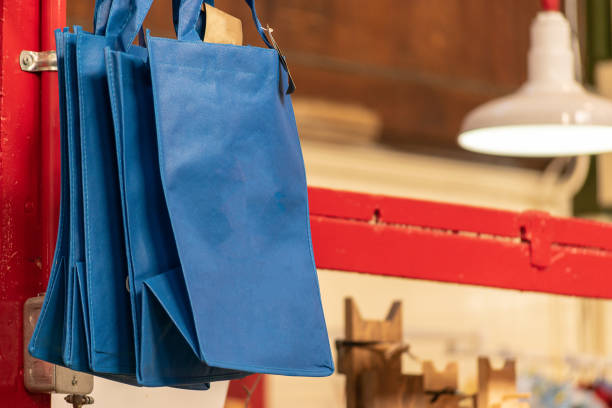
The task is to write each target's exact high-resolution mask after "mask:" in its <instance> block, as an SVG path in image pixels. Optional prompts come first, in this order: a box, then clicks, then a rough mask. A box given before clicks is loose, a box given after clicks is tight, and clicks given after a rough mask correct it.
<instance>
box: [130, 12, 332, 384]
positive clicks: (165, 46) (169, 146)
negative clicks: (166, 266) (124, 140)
mask: <svg viewBox="0 0 612 408" xmlns="http://www.w3.org/2000/svg"><path fill="white" fill-rule="evenodd" d="M201 4H202V1H201V0H184V1H183V2H181V5H180V15H179V24H178V35H179V40H178V41H177V40H169V39H163V38H155V37H150V36H149V37H148V51H149V63H150V67H151V78H152V88H153V98H154V109H155V123H156V132H157V143H158V156H159V166H160V172H161V179H162V186H163V192H164V196H165V199H166V203H167V207H168V212H169V216H170V221H171V226H172V231H173V233H174V237H175V242H176V245H177V250H178V255H179V259H180V264H181V268H180V269H178V271H180V272H181V275H182V276H180V278H182V280H183V281H184V284H185V288H186V291H187V296H186V297H185V299H184V302H183V305H181V307H180V308H177V309H176V310H175V311H174V312H175V313H177V314H179V315H180V314H182V313H191V315H192V316H193V328H190V327H188V326H186V327H184V328H183V330H181V334H183V336H185V337H186V341H187V342H188V343H189V344H194V349H195V350H197V351H199V358H200V359H201V360H202V361H204V362H206V363H207V364H208V365H211V366H215V367H220V368H229V369H235V370H244V371H250V372H262V373H271V374H283V375H300V376H326V375H330V374H331V373H332V372H333V367H334V365H333V361H332V358H331V353H330V348H329V340H328V336H327V329H326V325H325V319H324V316H323V310H322V306H321V299H320V293H319V286H318V278H317V274H316V269H315V264H314V259H313V255H312V244H311V240H310V227H309V216H308V203H307V189H306V179H305V174H304V164H303V159H302V155H301V148H300V144H299V139H298V135H297V129H296V125H295V118H294V115H293V109H292V104H291V98H290V96H289V95H288V94H287V91H288V89H289V80H288V73H287V71H286V70H285V68H284V66H283V64H281V61H280V57H279V54H278V52H277V51H276V50H273V49H264V48H257V47H237V46H232V45H222V44H207V43H202V42H201V41H200V36H199V34H198V33H197V30H196V26H197V21H198V18H199V10H200V7H201ZM247 4H248V5H249V6H250V7H251V9H252V11H253V17H254V20H255V23H256V27H257V29H258V31H259V32H260V33H262V36H263V28H262V27H261V25H260V24H259V22H258V20H257V18H256V14H255V9H254V4H253V2H252V1H251V0H247ZM263 38H264V41H266V43H267V44H268V45H269V43H268V41H267V39H266V38H265V36H263ZM149 289H151V291H152V292H155V291H156V290H159V289H158V288H155V287H149ZM160 297H161V296H160ZM167 311H168V310H167ZM170 313H171V312H170ZM173 320H174V321H175V322H177V321H180V318H178V317H177V318H174V319H173ZM141 336H142V337H143V338H148V337H150V336H151V334H150V333H146V332H144V330H143V332H142V333H141Z"/></svg>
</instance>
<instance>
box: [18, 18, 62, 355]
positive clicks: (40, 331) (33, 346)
mask: <svg viewBox="0 0 612 408" xmlns="http://www.w3.org/2000/svg"><path fill="white" fill-rule="evenodd" d="M55 42H56V44H57V46H56V54H57V70H58V85H59V98H60V103H59V105H60V152H61V157H62V162H61V176H60V177H61V178H60V188H61V193H60V214H59V222H58V233H57V242H56V246H55V253H54V256H53V263H52V265H51V272H50V275H49V284H48V286H47V292H46V295H45V300H44V303H43V306H42V309H41V313H40V316H39V320H38V322H39V323H38V324H37V325H36V328H35V330H34V333H33V335H32V339H31V342H30V344H29V346H28V351H29V352H30V354H31V355H33V356H34V357H37V358H40V359H42V360H45V361H49V362H51V363H54V364H62V363H63V347H62V346H63V344H64V335H65V334H64V330H63V329H64V316H65V299H66V285H67V283H66V275H67V274H66V263H67V261H68V260H67V255H68V243H69V239H70V236H69V230H68V217H69V210H70V208H69V196H68V188H69V187H68V182H69V181H68V162H67V160H65V158H66V157H67V154H68V153H67V150H68V142H67V139H66V109H65V102H66V99H65V98H66V94H65V82H64V32H63V31H62V30H56V31H55Z"/></svg>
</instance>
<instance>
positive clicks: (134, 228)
mask: <svg viewBox="0 0 612 408" xmlns="http://www.w3.org/2000/svg"><path fill="white" fill-rule="evenodd" d="M146 59H147V58H146V54H145V55H143V56H135V55H130V54H127V53H125V52H119V51H112V50H110V48H107V50H106V66H107V73H108V86H109V91H110V96H111V106H112V111H113V120H114V124H115V146H116V152H117V163H118V170H119V185H120V187H121V202H122V209H123V225H124V230H125V233H124V236H125V246H126V254H127V258H128V271H129V277H130V278H129V287H130V295H131V300H132V320H133V322H134V340H135V350H136V376H137V378H138V382H139V384H142V385H147V386H156V385H175V384H184V383H186V382H194V381H199V382H206V381H219V380H226V379H232V378H241V377H244V376H246V375H248V374H249V373H245V372H240V371H234V370H227V369H223V368H215V367H210V366H208V365H206V364H205V363H203V362H201V361H200V360H199V359H198V356H197V355H196V354H195V352H194V345H193V344H191V345H190V344H188V343H187V341H186V339H185V337H184V336H183V335H181V332H180V331H181V330H182V325H181V324H180V323H179V324H175V322H173V321H172V320H171V316H170V315H169V314H168V313H167V311H166V310H164V308H163V307H162V306H161V304H160V303H159V301H158V300H157V299H155V298H154V297H152V296H151V292H150V291H148V290H146V289H145V287H146V286H149V285H158V286H159V284H158V281H159V280H160V279H164V278H165V276H167V275H165V274H170V275H173V274H178V273H180V272H179V271H177V270H176V269H177V268H179V267H180V263H179V259H178V254H177V252H176V245H175V243H174V236H173V233H172V229H171V226H170V220H169V218H168V210H167V208H166V204H165V200H164V197H163V192H162V187H161V179H160V174H159V164H158V155H157V142H156V134H155V122H154V121H153V120H151V118H153V117H154V110H153V94H152V92H151V79H150V72H149V67H148V64H147V63H146ZM180 282H181V281H180V280H172V281H170V283H180ZM166 283H167V282H166ZM161 284H162V285H163V284H164V282H162V283H161ZM166 289H167V290H168V291H170V293H168V294H166V296H165V297H166V298H170V299H172V300H173V301H175V302H176V301H177V299H178V300H179V301H180V300H181V299H183V298H185V297H186V290H185V288H184V286H179V287H167V288H166ZM157 295H160V293H159V292H158V293H157ZM165 305H167V303H165ZM189 318H190V317H189V316H185V317H184V319H189ZM141 327H142V328H143V330H141ZM143 332H144V333H146V334H147V336H146V337H143V336H142V333H143Z"/></svg>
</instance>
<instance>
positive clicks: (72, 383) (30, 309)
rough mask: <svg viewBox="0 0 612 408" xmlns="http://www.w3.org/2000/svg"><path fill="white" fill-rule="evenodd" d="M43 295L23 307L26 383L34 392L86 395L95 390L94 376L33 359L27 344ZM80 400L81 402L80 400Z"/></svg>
mask: <svg viewBox="0 0 612 408" xmlns="http://www.w3.org/2000/svg"><path fill="white" fill-rule="evenodd" d="M43 300H44V296H42V295H41V296H38V297H34V298H29V299H28V300H26V302H25V304H24V306H23V380H24V384H25V388H26V390H28V391H30V392H33V393H50V392H54V393H58V394H77V395H87V394H89V393H91V392H92V391H93V376H92V375H91V374H85V373H80V372H77V371H73V370H70V369H68V368H66V367H62V366H58V365H54V364H51V363H47V362H46V361H42V360H39V359H37V358H34V357H32V356H31V355H30V353H29V352H28V343H29V342H30V338H31V337H32V333H33V332H34V327H35V326H36V321H37V320H38V316H39V315H40V311H41V308H42V305H43ZM79 401H80V400H79Z"/></svg>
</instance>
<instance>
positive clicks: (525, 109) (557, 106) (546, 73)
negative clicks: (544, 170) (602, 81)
mask: <svg viewBox="0 0 612 408" xmlns="http://www.w3.org/2000/svg"><path fill="white" fill-rule="evenodd" d="M531 38H532V46H531V49H530V52H529V79H528V81H527V82H526V83H525V85H523V86H522V87H521V88H520V89H519V90H518V91H517V92H515V93H513V94H511V95H509V96H506V97H503V98H499V99H495V100H493V101H490V102H488V103H485V104H484V105H481V106H479V107H478V108H476V109H474V110H473V111H472V112H470V113H469V114H468V115H467V117H466V118H465V120H464V121H463V124H462V127H461V132H460V134H459V137H458V142H459V145H460V146H461V147H463V148H465V149H467V150H472V151H475V152H479V153H486V154H495V155H504V156H525V157H549V156H574V155H582V154H596V153H603V152H609V151H612V101H609V100H607V99H604V98H602V97H599V96H596V95H594V94H591V93H590V92H587V91H586V90H585V89H584V88H583V87H582V86H581V85H580V84H579V83H578V82H576V80H575V79H574V69H573V53H572V51H571V47H570V31H569V25H568V23H567V20H565V18H564V17H563V15H561V14H560V13H558V12H541V13H539V14H538V16H537V17H536V20H535V21H534V23H533V25H532V35H531Z"/></svg>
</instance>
